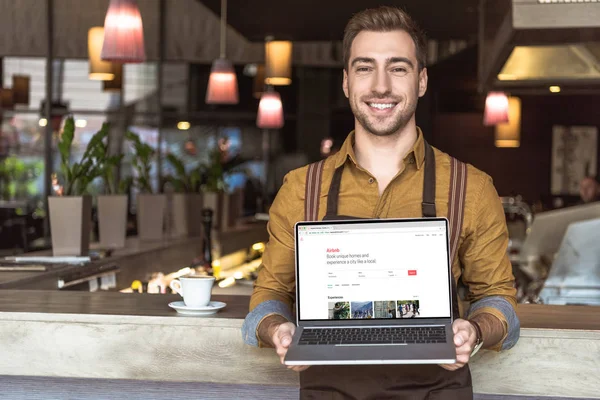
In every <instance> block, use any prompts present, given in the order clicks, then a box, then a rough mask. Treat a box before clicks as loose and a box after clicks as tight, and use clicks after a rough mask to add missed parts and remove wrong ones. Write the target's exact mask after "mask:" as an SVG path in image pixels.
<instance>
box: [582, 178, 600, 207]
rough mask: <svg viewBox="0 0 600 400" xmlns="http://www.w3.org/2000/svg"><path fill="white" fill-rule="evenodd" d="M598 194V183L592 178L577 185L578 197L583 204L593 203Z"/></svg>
mask: <svg viewBox="0 0 600 400" xmlns="http://www.w3.org/2000/svg"><path fill="white" fill-rule="evenodd" d="M597 194H598V183H597V182H596V181H595V180H594V179H592V178H585V179H583V180H582V181H581V183H580V184H579V195H580V196H581V200H583V202H584V203H589V202H590V201H594V200H595V199H596V196H597Z"/></svg>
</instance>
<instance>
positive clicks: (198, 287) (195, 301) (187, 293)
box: [169, 275, 215, 307]
mask: <svg viewBox="0 0 600 400" xmlns="http://www.w3.org/2000/svg"><path fill="white" fill-rule="evenodd" d="M214 283H215V277H214V276H202V275H198V276H196V275H188V276H182V277H180V278H179V279H173V280H172V281H171V283H170V284H169V286H170V287H171V289H173V291H174V292H175V293H177V294H179V295H180V296H181V297H183V302H184V303H185V305H186V306H188V307H206V306H207V305H208V303H209V302H210V296H211V292H212V287H213V284H214Z"/></svg>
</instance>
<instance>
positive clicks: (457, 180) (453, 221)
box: [448, 157, 467, 318]
mask: <svg viewBox="0 0 600 400" xmlns="http://www.w3.org/2000/svg"><path fill="white" fill-rule="evenodd" d="M466 192H467V165H466V164H465V163H463V162H460V161H458V160H457V159H455V158H453V157H452V158H450V191H449V193H448V223H449V224H450V263H454V259H455V258H456V256H457V253H458V239H459V238H460V231H461V229H462V224H463V217H464V209H465V195H466ZM452 290H453V291H454V296H452V314H453V315H454V318H459V317H460V312H459V310H458V289H457V285H456V281H455V280H454V276H452Z"/></svg>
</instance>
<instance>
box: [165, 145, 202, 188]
mask: <svg viewBox="0 0 600 400" xmlns="http://www.w3.org/2000/svg"><path fill="white" fill-rule="evenodd" d="M166 159H167V162H168V163H169V164H170V165H171V166H172V167H173V169H174V170H175V174H174V175H173V176H169V177H168V178H167V180H168V181H169V182H170V183H171V184H172V185H173V187H174V189H175V191H176V192H179V193H198V192H199V191H200V188H201V183H202V169H201V167H197V168H194V169H192V170H191V171H190V172H187V171H186V170H185V164H184V163H183V160H182V159H181V158H179V157H177V156H176V155H174V154H171V153H170V154H167V156H166Z"/></svg>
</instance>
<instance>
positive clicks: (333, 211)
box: [327, 165, 344, 217]
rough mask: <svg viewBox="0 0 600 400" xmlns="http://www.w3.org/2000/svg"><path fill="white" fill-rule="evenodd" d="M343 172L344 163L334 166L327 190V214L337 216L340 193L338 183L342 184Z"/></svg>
mask: <svg viewBox="0 0 600 400" xmlns="http://www.w3.org/2000/svg"><path fill="white" fill-rule="evenodd" d="M343 172H344V165H341V166H340V167H338V168H336V170H335V172H334V173H333V178H332V179H331V185H330V186H329V191H328V192H327V216H328V217H333V216H337V213H338V199H339V193H340V185H341V184H342V173H343Z"/></svg>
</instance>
